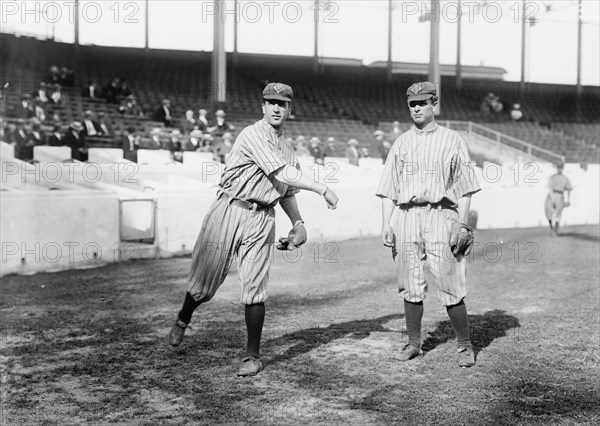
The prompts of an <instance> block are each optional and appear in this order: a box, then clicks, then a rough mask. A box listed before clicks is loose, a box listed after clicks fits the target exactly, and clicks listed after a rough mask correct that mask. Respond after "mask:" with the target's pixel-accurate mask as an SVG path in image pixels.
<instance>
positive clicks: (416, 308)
mask: <svg viewBox="0 0 600 426" xmlns="http://www.w3.org/2000/svg"><path fill="white" fill-rule="evenodd" d="M404 317H405V319H406V332H407V334H408V343H409V344H410V345H413V346H415V347H417V348H420V347H421V319H422V318H423V302H417V303H412V302H407V301H406V300H405V301H404Z"/></svg>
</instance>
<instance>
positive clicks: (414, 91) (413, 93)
mask: <svg viewBox="0 0 600 426" xmlns="http://www.w3.org/2000/svg"><path fill="white" fill-rule="evenodd" d="M436 95H437V91H436V89H435V84H433V83H431V82H429V81H423V82H420V83H415V84H413V85H412V86H410V87H409V88H408V90H407V91H406V96H408V102H411V101H424V100H425V99H429V98H431V97H432V96H436Z"/></svg>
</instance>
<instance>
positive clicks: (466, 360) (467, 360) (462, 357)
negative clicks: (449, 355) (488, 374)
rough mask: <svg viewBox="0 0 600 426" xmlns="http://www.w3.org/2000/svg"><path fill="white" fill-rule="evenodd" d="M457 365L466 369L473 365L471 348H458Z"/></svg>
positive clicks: (473, 356) (473, 355)
mask: <svg viewBox="0 0 600 426" xmlns="http://www.w3.org/2000/svg"><path fill="white" fill-rule="evenodd" d="M458 365H459V366H461V367H463V368H466V367H473V366H474V365H475V354H474V353H473V349H471V348H458Z"/></svg>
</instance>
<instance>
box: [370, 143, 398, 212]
mask: <svg viewBox="0 0 600 426" xmlns="http://www.w3.org/2000/svg"><path fill="white" fill-rule="evenodd" d="M399 153H400V150H399V142H398V141H397V142H396V143H395V144H394V145H393V146H392V148H391V149H390V152H389V154H388V157H387V160H386V161H385V166H384V168H383V173H382V175H381V179H380V180H379V184H378V185H377V191H376V192H375V195H376V196H378V197H380V198H388V199H390V200H392V201H394V203H397V202H398V183H399V182H398V179H399V177H400V175H401V173H402V170H401V168H402V160H401V159H400V155H399Z"/></svg>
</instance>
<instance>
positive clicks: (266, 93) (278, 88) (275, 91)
mask: <svg viewBox="0 0 600 426" xmlns="http://www.w3.org/2000/svg"><path fill="white" fill-rule="evenodd" d="M293 97H294V92H293V91H292V88H291V87H290V86H288V85H287V84H283V83H269V84H267V85H266V87H265V89H264V90H263V99H277V100H280V101H288V102H291V101H292V98H293Z"/></svg>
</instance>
